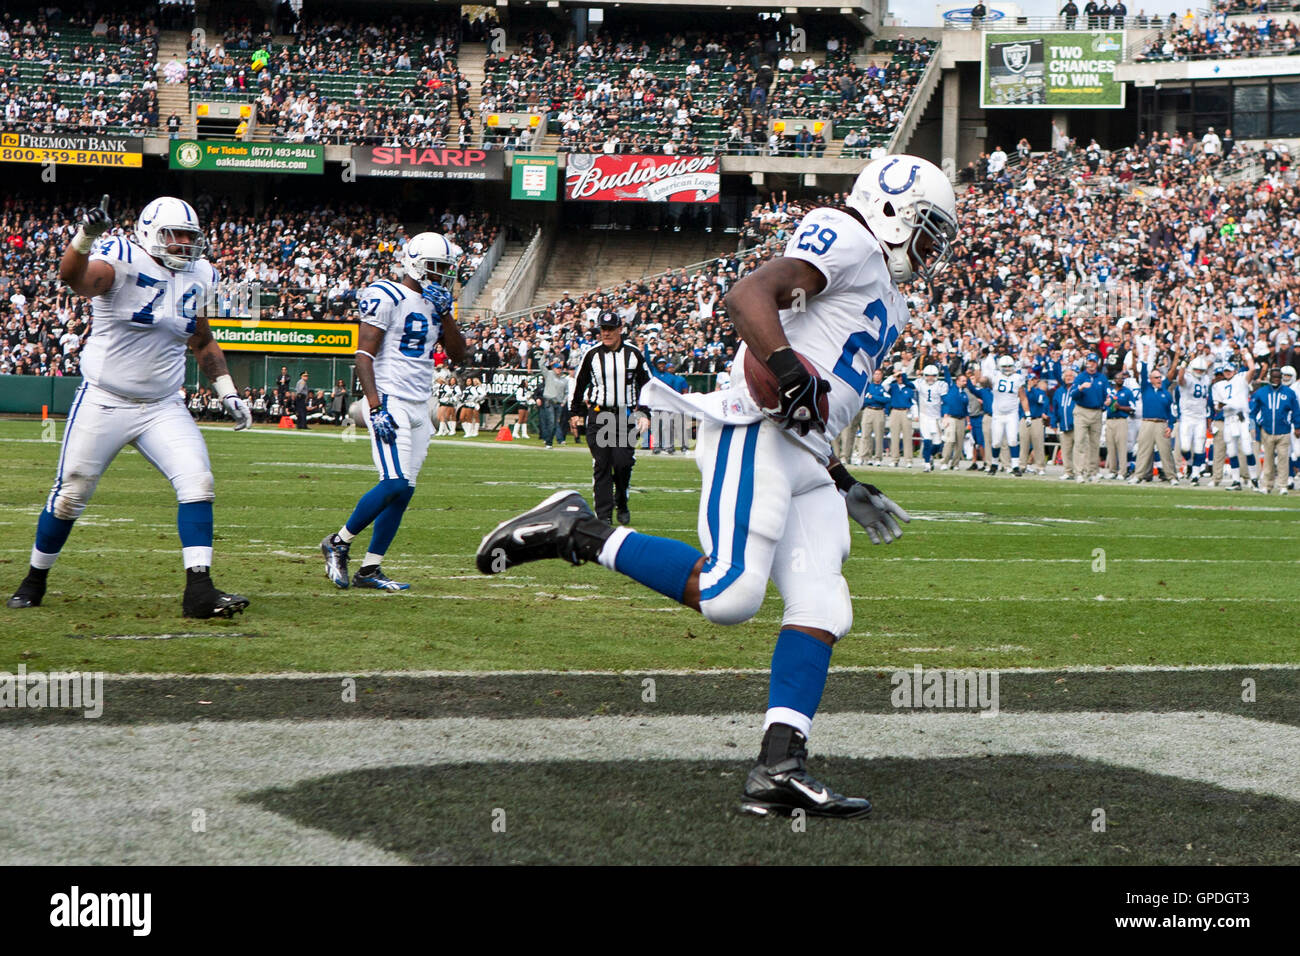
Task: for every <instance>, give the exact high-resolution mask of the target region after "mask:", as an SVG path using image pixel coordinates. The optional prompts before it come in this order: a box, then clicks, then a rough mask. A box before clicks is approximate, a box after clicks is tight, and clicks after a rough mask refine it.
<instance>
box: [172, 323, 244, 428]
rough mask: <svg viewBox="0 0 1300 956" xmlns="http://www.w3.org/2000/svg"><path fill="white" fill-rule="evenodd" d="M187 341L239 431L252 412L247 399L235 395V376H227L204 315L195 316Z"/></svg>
mask: <svg viewBox="0 0 1300 956" xmlns="http://www.w3.org/2000/svg"><path fill="white" fill-rule="evenodd" d="M187 344H188V345H189V347H190V350H191V351H192V352H193V353H194V361H195V362H197V363H198V366H199V371H200V372H202V373H203V374H204V376H205V377H206V378H207V380H208V381H209V382H211V383H212V387H213V388H214V389H216V392H217V397H218V398H220V399H221V404H222V405H224V406H225V407H226V411H227V412H229V413H230V417H231V418H233V419H234V420H235V431H237V432H238V431H243V430H244V429H245V428H247V427H248V426H249V425H251V424H253V413H252V411H251V410H250V409H249V407H248V403H247V402H245V401H244V400H243V399H242V398H240V397H239V392H238V390H236V388H235V380H234V379H233V378H231V377H230V369H229V368H228V367H227V365H226V353H225V352H223V351H221V346H220V345H218V344H217V340H216V339H215V338H214V337H213V335H212V327H211V326H209V325H208V320H207V318H206V317H204V316H199V317H198V318H197V319H195V325H194V334H193V335H191V336H190V337H189V341H188V343H187Z"/></svg>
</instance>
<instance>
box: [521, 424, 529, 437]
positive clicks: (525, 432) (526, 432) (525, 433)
mask: <svg viewBox="0 0 1300 956" xmlns="http://www.w3.org/2000/svg"><path fill="white" fill-rule="evenodd" d="M520 427H522V428H523V431H524V437H525V438H527V437H528V426H527V425H526V424H525V425H522V426H520Z"/></svg>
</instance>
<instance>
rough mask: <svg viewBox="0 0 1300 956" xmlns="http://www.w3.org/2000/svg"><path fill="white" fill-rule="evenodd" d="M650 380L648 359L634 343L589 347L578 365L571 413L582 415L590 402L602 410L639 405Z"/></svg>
mask: <svg viewBox="0 0 1300 956" xmlns="http://www.w3.org/2000/svg"><path fill="white" fill-rule="evenodd" d="M649 380H650V373H649V372H648V371H647V370H646V367H645V359H644V358H642V356H641V353H640V352H638V351H637V350H636V348H635V347H634V346H631V345H627V344H624V345H620V346H619V347H618V348H615V349H607V348H605V346H603V345H597V346H596V347H595V348H592V349H590V350H588V352H587V354H586V355H584V356H583V357H582V363H581V364H580V365H579V366H578V379H577V382H576V383H575V384H574V388H573V405H572V407H571V408H570V409H569V414H570V415H577V416H578V417H582V416H584V415H586V413H587V408H588V406H589V405H590V406H592V407H598V408H601V409H607V408H617V409H628V408H635V407H637V406H638V404H639V399H640V396H641V388H642V386H644V385H645V383H646V382H648V381H649Z"/></svg>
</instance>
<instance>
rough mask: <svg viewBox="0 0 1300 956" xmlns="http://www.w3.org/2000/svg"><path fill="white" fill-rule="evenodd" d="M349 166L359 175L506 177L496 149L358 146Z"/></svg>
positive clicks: (421, 177) (503, 155)
mask: <svg viewBox="0 0 1300 956" xmlns="http://www.w3.org/2000/svg"><path fill="white" fill-rule="evenodd" d="M352 168H353V169H354V170H355V172H356V174H357V175H358V176H386V177H390V178H393V179H484V180H492V181H495V182H501V181H504V180H505V178H506V156H505V153H504V152H502V151H501V150H499V149H435V148H432V147H423V146H357V147H355V148H354V149H353V150H352Z"/></svg>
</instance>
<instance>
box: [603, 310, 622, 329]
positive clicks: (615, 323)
mask: <svg viewBox="0 0 1300 956" xmlns="http://www.w3.org/2000/svg"><path fill="white" fill-rule="evenodd" d="M622 325H623V320H622V319H621V318H620V317H619V314H618V313H617V312H602V313H600V327H601V328H602V329H617V328H619V327H621V326H622Z"/></svg>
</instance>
